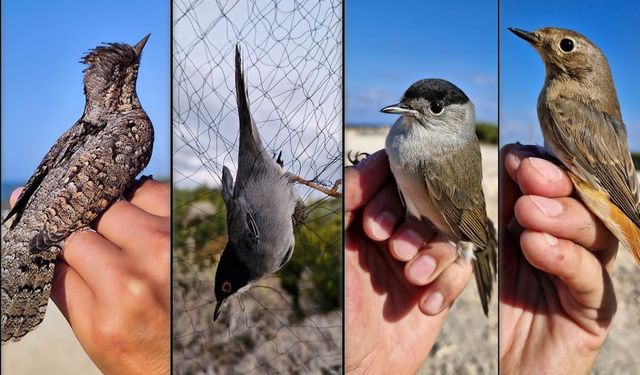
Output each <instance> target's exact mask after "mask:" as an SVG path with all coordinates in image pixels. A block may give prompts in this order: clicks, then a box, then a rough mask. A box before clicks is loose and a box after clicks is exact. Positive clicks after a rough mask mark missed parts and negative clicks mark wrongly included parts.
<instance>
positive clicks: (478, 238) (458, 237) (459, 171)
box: [381, 79, 497, 315]
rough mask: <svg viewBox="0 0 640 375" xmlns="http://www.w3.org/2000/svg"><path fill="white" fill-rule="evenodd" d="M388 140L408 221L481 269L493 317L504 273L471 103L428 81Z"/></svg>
mask: <svg viewBox="0 0 640 375" xmlns="http://www.w3.org/2000/svg"><path fill="white" fill-rule="evenodd" d="M381 111H382V112H384V113H391V114H399V115H401V117H400V118H399V119H398V120H397V121H396V123H395V124H394V125H393V127H392V128H391V130H390V131H389V134H388V136H387V139H386V144H385V149H386V151H387V154H388V155H389V164H390V166H391V172H392V173H393V176H394V178H395V180H396V184H397V185H398V190H399V191H400V195H401V197H402V200H403V202H404V204H405V206H406V210H407V215H408V217H412V218H415V219H418V220H427V221H429V222H430V223H432V224H433V225H434V226H435V228H436V229H437V230H438V232H439V233H440V234H441V235H443V236H444V237H445V238H446V239H447V240H449V241H451V242H452V243H454V244H455V245H456V247H457V250H458V256H459V257H461V258H462V259H463V260H465V261H471V262H472V263H473V270H474V274H475V279H476V284H477V287H478V293H479V294H480V300H481V302H482V309H483V311H484V313H485V315H487V314H488V311H489V301H490V300H491V295H492V289H493V281H494V279H495V275H496V268H497V252H496V248H497V239H496V232H495V228H494V226H493V223H492V222H491V221H490V220H489V219H488V218H487V214H486V209H485V199H484V193H483V191H482V157H481V155H480V144H479V142H478V138H477V136H476V134H475V109H474V106H473V103H471V101H470V100H469V98H468V97H467V95H466V94H465V93H464V92H462V90H460V89H459V88H458V87H456V86H455V85H453V84H452V83H450V82H448V81H445V80H442V79H423V80H420V81H418V82H416V83H414V84H413V85H411V87H409V88H408V89H407V91H406V92H405V93H404V96H403V97H402V100H401V101H400V103H398V104H394V105H390V106H387V107H385V108H383V109H382V110H381Z"/></svg>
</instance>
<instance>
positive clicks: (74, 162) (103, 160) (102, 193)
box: [31, 117, 148, 252]
mask: <svg viewBox="0 0 640 375" xmlns="http://www.w3.org/2000/svg"><path fill="white" fill-rule="evenodd" d="M142 120H144V119H142ZM111 121H116V122H120V121H122V122H124V123H126V124H127V125H126V126H129V124H130V119H128V118H123V117H120V118H114V119H113V120H111ZM146 121H148V119H147V120H146ZM124 126H125V125H112V126H111V127H112V128H119V127H124ZM117 140H118V139H117V137H108V136H105V137H100V139H97V138H94V139H92V140H89V141H88V142H86V143H85V144H84V145H83V148H82V150H81V152H76V153H75V154H74V155H73V156H72V159H71V160H70V161H69V163H68V164H67V165H66V167H65V171H64V173H62V174H61V176H62V177H61V179H60V181H56V182H57V184H58V185H59V186H57V188H55V189H52V190H51V191H50V192H48V197H47V199H46V202H47V203H46V205H43V207H41V209H40V211H41V214H40V215H41V216H40V217H41V219H42V220H43V222H44V228H43V230H42V231H41V232H39V233H38V234H37V235H36V236H35V237H34V238H33V239H32V241H31V245H32V247H31V251H32V252H39V251H42V250H45V249H48V248H49V247H50V246H52V245H54V244H56V243H58V242H59V241H61V240H62V239H64V238H66V237H67V236H68V235H69V234H71V233H72V232H74V231H76V230H78V229H80V228H83V227H86V226H88V225H90V224H91V223H92V222H93V220H95V219H96V218H97V217H98V215H100V214H101V213H102V212H103V211H104V210H105V209H106V208H107V206H109V204H111V202H114V201H115V200H117V199H118V198H119V197H120V196H122V193H123V192H124V190H125V189H126V188H128V187H129V186H130V185H131V183H132V182H133V179H134V178H135V176H136V175H137V174H138V173H139V172H140V170H141V169H142V167H144V165H142V166H140V170H137V171H136V170H133V168H137V166H139V162H138V161H136V160H134V158H136V156H134V155H132V154H131V153H130V154H126V153H118V151H117V150H118V147H117V146H116V142H117ZM116 159H117V160H118V161H117V162H116ZM143 164H146V163H143ZM126 168H129V169H126ZM52 182H53V181H52Z"/></svg>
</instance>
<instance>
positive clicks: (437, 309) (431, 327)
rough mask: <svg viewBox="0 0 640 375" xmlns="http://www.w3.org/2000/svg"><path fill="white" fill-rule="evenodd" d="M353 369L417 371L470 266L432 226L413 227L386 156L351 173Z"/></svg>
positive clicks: (348, 269)
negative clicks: (406, 216)
mask: <svg viewBox="0 0 640 375" xmlns="http://www.w3.org/2000/svg"><path fill="white" fill-rule="evenodd" d="M345 186H346V198H345V211H346V215H345V225H346V228H347V233H346V249H345V283H346V295H345V301H346V307H345V308H346V318H345V320H346V321H345V324H346V327H347V328H346V338H345V340H346V371H347V372H349V373H381V374H405V373H415V372H416V371H417V370H418V369H419V368H420V366H421V365H422V363H423V362H424V360H425V359H426V357H427V356H428V354H429V352H430V350H431V347H432V346H433V344H434V342H435V340H436V338H437V336H438V333H439V331H440V328H441V327H442V324H443V323H444V319H445V316H446V315H447V312H448V311H449V306H450V305H451V303H452V302H453V300H454V299H455V298H456V297H457V296H458V295H459V294H460V293H461V292H462V291H463V289H464V287H465V285H466V284H467V282H468V281H469V278H470V276H471V272H472V268H471V265H470V264H467V263H466V262H464V261H462V260H458V258H457V253H456V249H455V247H454V246H453V245H451V244H450V243H449V242H448V241H446V240H444V239H443V238H442V237H441V236H440V235H437V234H436V232H435V231H434V230H433V229H432V228H431V227H429V226H428V225H426V224H424V223H418V222H417V221H416V220H411V221H410V222H407V221H405V212H404V211H405V209H404V207H403V206H402V203H401V202H400V198H399V196H398V191H397V188H396V185H395V181H394V179H393V176H392V175H391V172H390V170H389V163H388V160H387V155H386V153H385V152H384V151H383V150H381V151H378V152H376V153H375V154H372V155H370V156H369V157H367V158H366V159H364V160H363V161H362V162H360V163H359V164H358V165H357V166H356V167H353V168H347V169H346V170H345Z"/></svg>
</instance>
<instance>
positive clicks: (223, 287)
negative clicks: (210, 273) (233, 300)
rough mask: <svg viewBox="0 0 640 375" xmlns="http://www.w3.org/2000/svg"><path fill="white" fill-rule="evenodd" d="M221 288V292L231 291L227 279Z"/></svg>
mask: <svg viewBox="0 0 640 375" xmlns="http://www.w3.org/2000/svg"><path fill="white" fill-rule="evenodd" d="M221 289H222V291H223V292H225V293H229V292H230V291H231V283H230V282H228V281H225V282H223V283H222V287H221Z"/></svg>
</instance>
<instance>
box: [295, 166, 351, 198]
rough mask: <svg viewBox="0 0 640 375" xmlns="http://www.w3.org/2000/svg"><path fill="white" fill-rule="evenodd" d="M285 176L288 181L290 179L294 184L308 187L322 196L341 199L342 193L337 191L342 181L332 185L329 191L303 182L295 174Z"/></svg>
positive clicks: (314, 184)
mask: <svg viewBox="0 0 640 375" xmlns="http://www.w3.org/2000/svg"><path fill="white" fill-rule="evenodd" d="M286 174H287V177H289V179H291V180H292V181H295V182H297V183H299V184H302V185H306V186H308V187H310V188H312V189H315V190H317V191H319V192H321V193H324V194H326V195H328V196H330V197H334V198H340V197H342V193H340V192H339V191H338V188H339V187H340V185H341V184H342V180H338V181H336V182H335V184H333V187H332V188H331V189H329V188H327V187H324V186H322V185H320V184H319V183H317V182H313V181H308V180H305V179H304V178H302V177H300V176H297V175H295V174H293V173H291V172H287V173H286Z"/></svg>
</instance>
